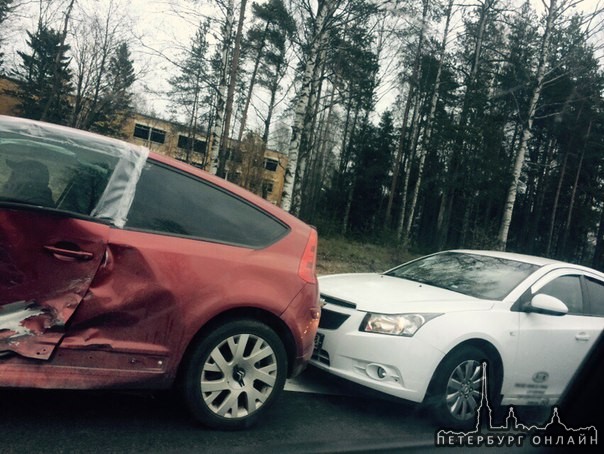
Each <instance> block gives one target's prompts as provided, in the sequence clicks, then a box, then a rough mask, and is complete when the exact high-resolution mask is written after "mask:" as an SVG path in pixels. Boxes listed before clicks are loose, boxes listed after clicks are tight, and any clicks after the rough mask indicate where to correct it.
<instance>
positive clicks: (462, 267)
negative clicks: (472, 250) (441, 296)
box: [385, 252, 539, 300]
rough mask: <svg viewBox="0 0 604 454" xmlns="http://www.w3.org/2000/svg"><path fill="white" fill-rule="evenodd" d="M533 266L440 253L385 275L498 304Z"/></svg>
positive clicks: (534, 267) (482, 257)
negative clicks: (496, 301)
mask: <svg viewBox="0 0 604 454" xmlns="http://www.w3.org/2000/svg"><path fill="white" fill-rule="evenodd" d="M537 268H539V267H538V266H537V265H533V264H530V263H524V262H519V261H515V260H509V259H503V258H500V257H492V256H486V255H478V254H468V253H461V252H443V253H440V254H435V255H431V256H428V257H424V258H421V259H419V260H414V261H412V262H409V263H406V264H404V265H401V266H399V267H398V268H395V269H392V270H390V271H388V272H386V273H385V274H386V275H388V276H394V277H400V278H403V279H408V280H411V281H416V282H421V283H424V284H428V285H433V286H435V287H440V288H444V289H447V290H451V291H454V292H458V293H463V294H464V295H469V296H474V297H476V298H483V299H491V300H502V299H503V298H505V296H506V295H507V294H508V293H510V292H511V291H512V290H513V289H514V288H515V287H516V286H517V285H518V284H520V282H522V281H523V280H524V279H526V278H527V277H528V276H529V275H531V274H532V273H533V272H535V270H537Z"/></svg>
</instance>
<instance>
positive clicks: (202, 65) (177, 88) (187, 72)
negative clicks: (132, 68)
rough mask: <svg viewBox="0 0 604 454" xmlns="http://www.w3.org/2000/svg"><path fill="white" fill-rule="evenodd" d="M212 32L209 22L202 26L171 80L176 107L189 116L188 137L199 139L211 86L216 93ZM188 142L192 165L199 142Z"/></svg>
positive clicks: (187, 118) (171, 94) (187, 156)
mask: <svg viewBox="0 0 604 454" xmlns="http://www.w3.org/2000/svg"><path fill="white" fill-rule="evenodd" d="M209 29H210V22H209V20H207V21H205V22H202V23H201V24H200V25H199V27H198V29H197V31H196V33H195V36H194V37H193V39H192V40H191V45H190V48H189V49H188V50H187V52H186V54H185V55H184V56H183V59H182V60H181V61H180V62H179V63H178V65H179V69H180V71H179V74H177V75H176V76H174V77H172V78H171V79H170V80H169V82H170V85H171V89H170V92H169V93H170V98H171V99H172V100H173V102H172V104H173V106H174V107H176V108H177V109H179V110H181V109H182V110H181V112H182V113H183V114H185V118H186V121H187V125H188V135H189V138H191V139H195V136H196V134H197V132H198V130H199V128H200V125H201V120H202V114H203V113H204V112H203V111H202V107H203V106H204V105H207V104H208V101H210V100H207V99H206V100H204V97H203V96H204V93H207V88H208V86H210V93H212V92H213V88H212V81H211V75H210V73H209V69H208V68H209V66H210V62H209V61H208V58H207V54H208V42H207V34H208V32H209ZM210 98H211V96H210ZM204 101H205V102H204ZM206 114H207V113H206ZM188 143H189V145H190V147H189V149H187V151H186V161H187V162H190V160H191V152H192V151H193V147H194V143H195V142H194V140H189V142H188Z"/></svg>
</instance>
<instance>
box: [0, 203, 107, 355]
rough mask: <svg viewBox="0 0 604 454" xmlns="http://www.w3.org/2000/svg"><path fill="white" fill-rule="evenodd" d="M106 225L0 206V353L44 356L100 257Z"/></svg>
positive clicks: (58, 338) (54, 344) (104, 240)
mask: <svg viewBox="0 0 604 454" xmlns="http://www.w3.org/2000/svg"><path fill="white" fill-rule="evenodd" d="M108 234H109V226H107V225H105V224H102V223H97V222H91V221H86V220H81V219H74V218H70V217H68V216H63V215H60V214H56V213H49V212H44V211H43V210H39V209H35V208H32V209H19V208H13V209H11V208H0V352H2V351H13V352H16V353H18V354H20V355H22V356H26V357H29V358H38V359H48V358H49V357H50V355H51V354H52V352H53V350H54V348H55V347H56V345H57V344H58V342H59V341H60V340H61V338H62V337H63V334H64V327H65V325H66V324H67V323H68V322H69V319H70V318H71V316H72V315H73V313H74V311H75V310H76V308H77V307H78V305H79V304H80V302H81V301H82V298H83V297H84V295H85V294H86V291H87V290H88V287H89V285H90V282H91V281H92V279H93V277H94V275H95V273H96V271H97V269H98V267H99V265H100V264H101V262H102V261H103V258H104V255H105V249H106V244H107V237H108Z"/></svg>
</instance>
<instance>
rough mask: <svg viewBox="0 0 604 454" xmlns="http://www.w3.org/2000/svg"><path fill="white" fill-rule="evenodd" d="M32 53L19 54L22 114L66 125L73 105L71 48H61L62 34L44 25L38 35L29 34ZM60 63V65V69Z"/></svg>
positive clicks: (18, 69) (17, 73)
mask: <svg viewBox="0 0 604 454" xmlns="http://www.w3.org/2000/svg"><path fill="white" fill-rule="evenodd" d="M27 36H28V37H29V39H28V41H27V44H28V46H29V47H30V49H31V53H26V52H21V51H18V52H17V53H18V55H19V56H20V57H21V60H22V61H21V64H20V65H19V67H18V68H17V70H16V71H15V73H14V76H15V77H16V78H17V80H18V90H17V93H16V95H17V97H18V98H19V101H20V102H19V107H18V108H19V110H20V113H21V115H23V116H24V117H27V118H32V119H36V120H39V119H41V118H42V115H43V113H44V112H46V117H45V119H46V121H50V122H53V123H66V122H67V118H68V116H69V111H70V106H69V100H68V95H69V93H70V92H71V70H70V69H69V60H70V59H69V57H67V55H66V54H67V52H68V51H69V46H68V45H61V33H60V32H57V31H56V30H53V29H51V28H48V27H46V26H44V25H40V26H39V28H38V30H37V31H36V33H35V34H32V33H30V32H27ZM57 64H58V66H57Z"/></svg>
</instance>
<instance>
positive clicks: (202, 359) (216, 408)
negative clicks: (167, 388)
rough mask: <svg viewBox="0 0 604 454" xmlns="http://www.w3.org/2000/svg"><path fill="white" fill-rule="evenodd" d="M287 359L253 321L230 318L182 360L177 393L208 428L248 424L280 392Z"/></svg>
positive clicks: (272, 337) (272, 336)
mask: <svg viewBox="0 0 604 454" xmlns="http://www.w3.org/2000/svg"><path fill="white" fill-rule="evenodd" d="M286 374H287V355H286V353H285V348H284V346H283V343H282V341H281V339H280V338H279V336H277V334H275V332H274V331H273V330H272V329H271V328H269V327H268V326H266V325H264V324H262V323H260V322H257V321H254V320H235V321H232V322H229V323H227V324H225V325H223V326H220V327H219V328H216V329H215V330H214V331H212V332H210V333H209V334H208V335H207V336H204V337H203V338H202V339H201V340H200V341H199V342H198V343H197V345H195V346H194V347H193V350H192V351H191V354H190V355H189V356H188V361H187V364H186V365H185V370H184V375H183V386H182V391H183V395H184V398H185V402H186V404H187V406H188V407H189V409H190V411H191V413H192V414H193V416H194V417H195V418H196V419H197V420H198V421H200V422H201V423H203V424H205V425H206V426H208V427H212V428H215V429H223V430H225V429H226V430H237V429H244V428H248V427H250V426H252V425H253V424H254V423H256V421H257V420H258V419H259V418H260V417H261V416H262V415H263V414H264V412H265V411H266V410H267V409H268V408H269V407H270V406H271V405H272V403H273V402H274V401H275V400H276V398H277V397H278V396H279V394H280V393H281V391H283V386H284V385H285V378H286Z"/></svg>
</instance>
